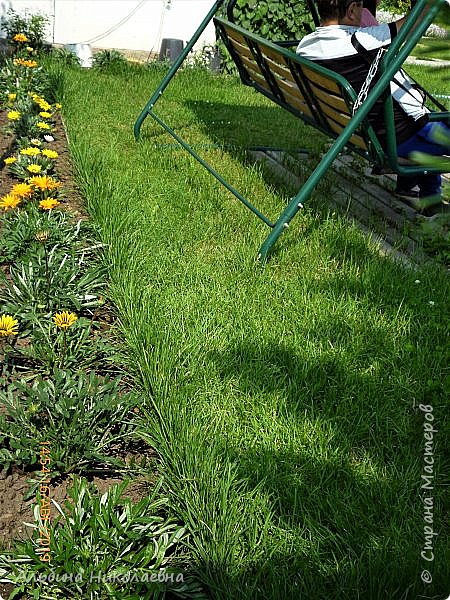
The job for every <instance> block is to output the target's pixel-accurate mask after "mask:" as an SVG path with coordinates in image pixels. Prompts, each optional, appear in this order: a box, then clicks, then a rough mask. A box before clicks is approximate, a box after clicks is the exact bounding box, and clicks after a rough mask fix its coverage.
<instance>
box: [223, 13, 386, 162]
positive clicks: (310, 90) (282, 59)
mask: <svg viewBox="0 0 450 600" xmlns="http://www.w3.org/2000/svg"><path fill="white" fill-rule="evenodd" d="M214 23H215V25H216V29H217V31H218V33H219V35H220V37H221V39H222V41H223V42H224V44H225V46H226V48H227V49H228V51H229V53H230V55H231V56H232V58H233V61H234V63H235V64H236V67H237V69H238V72H239V75H240V77H241V80H242V82H243V83H244V84H245V85H248V86H251V87H253V88H254V89H255V90H257V91H258V92H260V93H262V94H263V95H264V96H266V97H267V98H269V99H270V100H272V101H273V102H275V103H276V104H278V105H279V106H281V107H282V108H284V109H286V110H288V111H289V112H291V113H293V114H294V115H295V116H297V117H299V118H300V119H302V120H303V121H304V122H305V123H307V124H308V125H312V126H313V127H315V128H316V129H319V130H320V131H322V132H323V133H324V134H325V135H327V136H328V137H330V138H332V139H336V138H337V137H338V136H339V135H340V134H341V133H342V131H343V130H344V129H345V127H346V126H347V125H348V124H349V122H350V121H351V119H352V108H353V104H354V102H355V100H356V96H357V95H356V93H355V91H354V89H353V88H352V86H351V85H350V84H349V83H348V81H347V80H346V79H344V77H342V76H340V75H339V74H337V73H334V72H333V71H330V70H328V69H326V68H324V67H322V66H320V65H318V64H315V63H313V62H311V61H309V60H307V59H304V58H301V57H299V56H298V55H297V54H295V53H294V52H293V51H292V50H289V49H286V48H285V47H283V46H277V45H276V44H275V43H273V42H270V41H268V40H265V39H263V38H261V37H259V36H258V35H256V34H254V33H250V32H249V31H247V30H245V29H243V28H241V27H239V26H238V25H236V24H234V23H231V22H230V21H226V20H225V19H222V18H219V17H216V18H215V19H214ZM346 145H347V147H348V148H349V149H351V150H352V151H354V152H356V153H358V154H360V155H362V156H364V158H366V159H368V160H369V161H370V162H372V163H374V164H376V165H378V166H379V167H380V168H386V167H387V156H386V154H385V153H384V151H383V150H382V148H381V145H380V143H379V141H378V139H377V137H376V135H375V133H374V131H373V129H372V128H371V127H370V125H369V124H368V122H367V121H366V120H365V121H364V122H363V123H362V124H361V126H360V127H359V128H358V130H357V131H355V133H354V134H352V136H351V137H350V139H349V141H348V142H347V144H346Z"/></svg>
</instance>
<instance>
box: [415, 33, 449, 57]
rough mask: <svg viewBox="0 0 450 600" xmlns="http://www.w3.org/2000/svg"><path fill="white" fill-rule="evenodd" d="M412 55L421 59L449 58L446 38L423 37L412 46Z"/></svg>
mask: <svg viewBox="0 0 450 600" xmlns="http://www.w3.org/2000/svg"><path fill="white" fill-rule="evenodd" d="M411 54H412V56H415V57H416V58H420V59H421V60H446V61H448V60H449V52H448V38H444V39H441V38H431V37H423V38H422V39H421V40H420V42H419V43H418V44H417V45H416V46H415V47H414V49H413V51H412V53H411Z"/></svg>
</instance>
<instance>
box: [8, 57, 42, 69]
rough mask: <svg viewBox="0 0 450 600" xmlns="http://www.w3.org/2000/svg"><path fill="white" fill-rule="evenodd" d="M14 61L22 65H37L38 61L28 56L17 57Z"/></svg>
mask: <svg viewBox="0 0 450 600" xmlns="http://www.w3.org/2000/svg"><path fill="white" fill-rule="evenodd" d="M13 62H14V64H15V65H19V66H20V67H29V68H33V67H37V62H36V61H35V60H28V59H26V58H15V59H14V61H13Z"/></svg>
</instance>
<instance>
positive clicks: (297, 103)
mask: <svg viewBox="0 0 450 600" xmlns="http://www.w3.org/2000/svg"><path fill="white" fill-rule="evenodd" d="M284 98H285V100H286V103H287V104H289V105H291V106H293V107H294V108H296V109H297V110H300V112H302V113H304V114H305V115H308V116H309V117H313V118H314V119H315V118H316V115H315V114H313V113H312V112H311V110H310V108H309V106H308V105H307V104H306V103H305V102H302V100H301V99H300V98H296V97H295V96H290V95H289V94H284Z"/></svg>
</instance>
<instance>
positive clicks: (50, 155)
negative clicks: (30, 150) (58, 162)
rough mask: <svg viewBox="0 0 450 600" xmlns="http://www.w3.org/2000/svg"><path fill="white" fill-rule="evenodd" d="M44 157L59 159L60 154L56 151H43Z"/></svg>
mask: <svg viewBox="0 0 450 600" xmlns="http://www.w3.org/2000/svg"><path fill="white" fill-rule="evenodd" d="M42 155H43V156H46V157H47V158H58V153H57V152H55V151H54V150H47V149H45V150H42Z"/></svg>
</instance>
